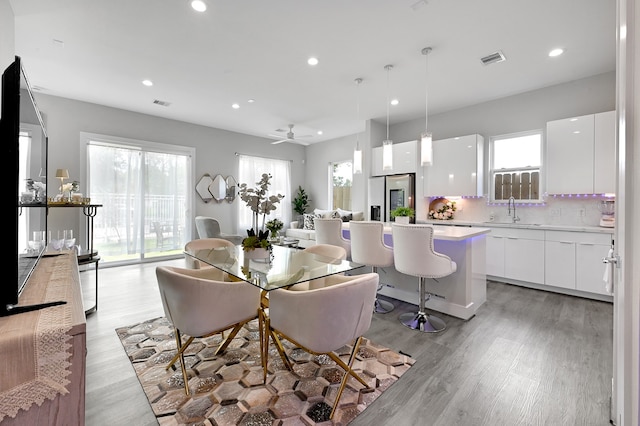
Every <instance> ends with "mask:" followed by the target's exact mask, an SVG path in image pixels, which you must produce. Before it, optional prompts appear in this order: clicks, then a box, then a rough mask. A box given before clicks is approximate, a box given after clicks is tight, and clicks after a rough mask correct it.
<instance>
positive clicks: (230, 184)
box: [226, 176, 238, 203]
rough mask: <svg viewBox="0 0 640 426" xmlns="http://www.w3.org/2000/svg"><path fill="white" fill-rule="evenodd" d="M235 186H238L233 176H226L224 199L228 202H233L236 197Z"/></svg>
mask: <svg viewBox="0 0 640 426" xmlns="http://www.w3.org/2000/svg"><path fill="white" fill-rule="evenodd" d="M236 186H238V182H236V180H235V179H234V178H233V176H227V197H226V200H227V202H229V203H233V200H235V199H236Z"/></svg>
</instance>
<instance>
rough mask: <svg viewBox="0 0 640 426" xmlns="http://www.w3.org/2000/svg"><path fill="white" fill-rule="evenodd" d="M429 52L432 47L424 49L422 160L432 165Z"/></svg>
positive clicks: (424, 163) (423, 162)
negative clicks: (429, 125)
mask: <svg viewBox="0 0 640 426" xmlns="http://www.w3.org/2000/svg"><path fill="white" fill-rule="evenodd" d="M429 53H431V48H430V47H425V48H424V49H422V54H423V55H424V57H425V60H426V68H425V69H426V74H425V75H426V78H425V90H424V101H425V102H424V103H425V107H424V117H425V118H424V132H422V135H421V136H420V160H421V163H422V165H423V166H431V165H432V164H433V138H432V135H431V132H429V127H428V124H429V111H428V107H429V59H428V56H429Z"/></svg>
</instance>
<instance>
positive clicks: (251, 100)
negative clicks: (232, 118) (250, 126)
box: [247, 99, 256, 104]
mask: <svg viewBox="0 0 640 426" xmlns="http://www.w3.org/2000/svg"><path fill="white" fill-rule="evenodd" d="M255 101H256V100H255V99H249V100H248V101H247V102H249V103H250V104H252V103H254V102H255Z"/></svg>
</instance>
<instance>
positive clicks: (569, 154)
mask: <svg viewBox="0 0 640 426" xmlns="http://www.w3.org/2000/svg"><path fill="white" fill-rule="evenodd" d="M546 169H547V172H546V175H547V192H548V193H549V194H596V193H607V192H610V193H613V192H615V111H608V112H602V113H598V114H589V115H583V116H580V117H572V118H566V119H562V120H555V121H550V122H548V123H547V162H546Z"/></svg>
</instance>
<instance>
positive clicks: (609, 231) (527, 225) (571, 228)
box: [417, 219, 615, 234]
mask: <svg viewBox="0 0 640 426" xmlns="http://www.w3.org/2000/svg"><path fill="white" fill-rule="evenodd" d="M417 223H425V224H430V225H439V226H442V225H444V226H458V227H469V226H471V227H476V226H480V227H486V228H518V229H540V230H549V231H569V232H594V233H600V234H613V233H614V232H615V228H604V227H601V226H583V225H578V226H572V225H545V224H541V223H520V222H517V223H506V222H469V221H463V220H456V219H454V220H418V221H417Z"/></svg>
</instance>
